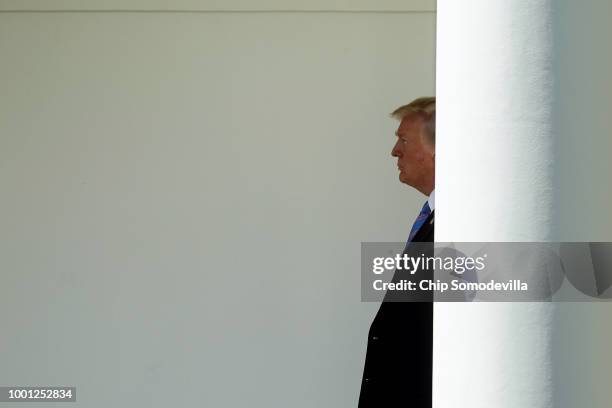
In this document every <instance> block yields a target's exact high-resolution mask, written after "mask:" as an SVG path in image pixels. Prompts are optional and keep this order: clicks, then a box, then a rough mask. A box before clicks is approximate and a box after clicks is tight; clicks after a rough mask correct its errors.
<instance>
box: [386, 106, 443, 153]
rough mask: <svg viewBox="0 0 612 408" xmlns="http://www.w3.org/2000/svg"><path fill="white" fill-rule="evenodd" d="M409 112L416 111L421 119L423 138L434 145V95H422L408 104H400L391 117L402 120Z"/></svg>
mask: <svg viewBox="0 0 612 408" xmlns="http://www.w3.org/2000/svg"><path fill="white" fill-rule="evenodd" d="M411 113H416V114H417V115H418V116H419V117H420V118H421V120H423V131H424V133H425V139H426V140H427V141H428V142H429V143H431V145H432V146H435V145H436V98H435V97H434V96H423V97H421V98H417V99H415V100H414V101H412V102H410V103H409V104H408V105H404V106H400V107H399V108H397V109H396V110H394V111H393V112H391V117H393V118H395V119H397V120H400V121H401V120H402V119H404V118H405V117H406V116H408V115H409V114H411Z"/></svg>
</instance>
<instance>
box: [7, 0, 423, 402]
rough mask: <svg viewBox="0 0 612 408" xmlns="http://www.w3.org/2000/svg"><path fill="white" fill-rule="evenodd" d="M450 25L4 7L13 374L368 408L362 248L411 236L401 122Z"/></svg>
mask: <svg viewBox="0 0 612 408" xmlns="http://www.w3.org/2000/svg"><path fill="white" fill-rule="evenodd" d="M10 3H11V2H4V3H3V4H2V6H3V7H5V6H6V7H8V6H10ZM13 3H14V2H13ZM98 3H100V2H98ZM7 4H8V6H7ZM24 4H25V3H24ZM30 4H32V2H30ZM46 4H47V5H48V4H50V3H46ZM26 5H27V4H26ZM6 7H5V8H4V9H5V10H6V9H7V8H6ZM49 7H50V6H49ZM8 9H11V8H10V7H8ZM434 25H435V21H434V14H432V13H431V12H429V11H427V10H425V12H414V13H413V12H406V11H402V12H400V11H398V12H393V13H390V12H385V13H375V12H338V11H335V12H316V13H298V12H295V13H293V12H283V13H278V12H269V13H267V12H254V13H249V12H231V13H229V12H228V13H225V12H206V11H204V12H201V11H200V12H197V13H190V12H184V13H140V12H130V13H121V12H104V13H98V12H88V13H74V12H70V13H64V12H53V13H38V12H34V13H32V12H28V13H21V12H3V13H0V55H2V64H1V67H0V86H1V89H2V93H1V95H2V97H1V98H0V191H1V194H2V200H1V201H0V277H1V279H2V281H1V285H0V323H1V324H2V333H3V335H2V338H1V339H0V354H1V355H2V356H3V362H2V368H3V369H2V370H0V384H2V385H54V384H55V385H75V386H77V389H78V402H77V404H74V406H83V407H109V406H130V407H139V406H141V407H154V406H159V407H162V406H163V407H167V406H206V407H239V406H250V407H287V406H291V407H315V406H316V407H350V406H354V405H355V404H356V400H357V395H358V390H359V383H360V378H361V370H362V367H363V357H364V351H365V342H366V335H367V330H368V327H369V323H370V320H371V318H372V315H373V313H374V312H375V310H376V307H377V305H376V304H364V303H361V302H360V288H359V282H360V278H359V248H360V245H359V244H360V242H361V241H368V240H404V239H405V238H406V235H407V232H408V230H409V227H410V225H411V224H412V221H413V218H414V215H415V214H416V213H417V212H418V209H419V208H420V206H421V204H422V203H421V200H422V198H421V197H419V196H418V195H417V193H413V192H412V191H410V190H409V189H407V188H404V187H402V186H401V185H400V184H399V183H398V181H397V172H396V167H395V164H394V159H392V158H391V157H390V156H389V152H390V150H391V147H392V145H393V141H394V140H393V139H394V136H393V132H394V130H395V126H396V123H394V122H393V121H392V120H390V119H389V118H388V117H387V114H388V112H389V111H390V110H392V109H393V108H395V107H396V106H397V105H399V104H402V103H406V102H407V101H409V100H410V99H411V98H413V97H416V96H419V95H426V94H432V93H433V90H434V77H433V75H434V37H435V35H434V32H435V27H434ZM20 406H25V405H20ZM71 406H72V405H71Z"/></svg>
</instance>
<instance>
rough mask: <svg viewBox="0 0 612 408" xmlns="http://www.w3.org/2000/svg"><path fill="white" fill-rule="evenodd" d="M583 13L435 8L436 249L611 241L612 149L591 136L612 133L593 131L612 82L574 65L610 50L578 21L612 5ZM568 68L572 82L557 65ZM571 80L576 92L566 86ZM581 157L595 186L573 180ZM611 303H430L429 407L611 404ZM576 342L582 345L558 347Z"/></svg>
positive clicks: (553, 6) (446, 0) (496, 0)
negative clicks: (464, 244)
mask: <svg viewBox="0 0 612 408" xmlns="http://www.w3.org/2000/svg"><path fill="white" fill-rule="evenodd" d="M579 3H580V4H579ZM582 3H583V2H574V4H571V2H570V1H566V0H563V1H553V0H463V1H456V0H438V27H437V28H438V33H437V36H438V37H437V55H438V61H437V91H436V94H437V98H438V99H437V110H438V113H437V120H438V122H437V126H438V130H437V148H436V149H437V150H436V158H437V160H436V162H437V169H436V172H437V174H436V241H440V242H446V241H456V242H460V241H474V242H481V241H557V240H567V241H579V240H585V241H587V240H596V239H599V240H612V237H610V231H612V228H610V227H611V222H610V221H609V220H610V218H612V217H611V215H610V214H608V213H605V212H604V209H605V208H612V198H611V197H612V194H610V183H609V178H610V176H611V175H612V171H610V169H611V166H610V164H609V161H610V160H609V159H608V160H607V161H606V158H607V157H608V156H609V155H611V154H612V149H610V150H608V153H607V154H605V155H604V154H602V152H601V151H600V150H601V149H602V148H605V147H610V146H611V145H612V144H611V143H610V142H609V141H607V142H600V141H599V139H597V138H601V137H606V138H608V139H609V138H610V129H609V128H608V129H605V127H603V126H601V123H599V122H597V121H596V120H595V121H594V120H591V119H592V116H593V115H594V114H595V113H596V112H601V111H602V110H601V108H600V107H594V106H592V104H593V103H595V104H597V103H602V104H604V105H603V106H610V95H611V93H609V92H607V91H601V88H602V86H603V87H604V88H605V86H607V84H609V83H610V79H609V78H608V77H607V76H606V75H605V74H604V71H600V69H599V68H597V69H594V70H588V69H586V68H585V66H586V67H588V66H589V64H591V61H592V60H588V59H586V58H583V59H581V60H579V62H578V63H576V62H575V61H576V58H575V57H576V56H577V53H578V54H579V56H581V57H585V56H583V55H582V54H580V52H582V53H584V51H580V52H579V51H578V50H580V49H582V48H583V46H584V44H592V45H593V47H594V49H599V48H597V47H601V48H600V49H599V51H598V52H586V54H587V55H588V56H590V57H593V56H594V55H600V54H601V53H604V52H606V53H610V51H608V49H609V45H606V38H608V39H609V38H610V29H608V28H606V25H605V21H603V20H604V19H603V18H599V22H598V23H596V24H599V25H598V27H599V28H600V30H599V31H597V30H594V29H592V28H591V29H590V31H591V34H590V37H589V36H588V35H585V34H584V31H581V30H584V29H585V27H583V26H581V24H580V22H578V21H575V17H574V16H575V15H576V14H578V15H582V16H583V17H584V16H585V15H589V14H590V13H596V14H599V13H602V12H603V11H609V10H599V9H602V8H606V9H609V8H610V7H609V6H606V5H599V6H598V7H599V9H598V10H595V7H594V6H590V7H591V9H590V11H588V12H585V11H584V8H582V7H583V4H582ZM602 3H603V2H602ZM604 15H608V16H609V15H610V14H605V13H604ZM588 21H589V19H588V18H584V23H586V24H590V23H589V22H588ZM568 31H569V32H570V33H574V34H576V35H577V36H578V38H579V39H580V38H582V41H580V40H579V39H578V40H576V39H575V37H574V36H573V35H569V34H568ZM587 31H589V30H587ZM603 34H607V35H605V36H604V35H603ZM564 36H567V38H566V39H565V41H567V43H566V44H567V47H568V48H567V49H566V48H563V46H564V43H561V44H559V42H558V41H559V40H561V41H564V40H563V38H564ZM591 37H593V38H591ZM569 39H571V40H572V41H573V42H570V41H569ZM608 57H609V54H608ZM610 60H611V59H610V58H607V59H605V61H606V63H608V65H612V64H610V63H609V61H610ZM572 61H574V63H573V64H574V65H576V67H575V68H576V69H577V72H576V73H575V74H574V73H572V72H569V71H567V70H566V68H565V66H564V65H562V64H563V63H571V62H572ZM591 71H593V72H591ZM587 72H588V73H587ZM605 72H610V70H607V71H605ZM584 74H587V75H584ZM564 75H565V77H567V78H565V77H564ZM574 75H581V77H580V78H581V80H582V85H583V86H582V87H581V86H580V84H581V81H575V83H574V86H575V87H576V88H577V89H579V90H580V91H579V92H578V91H577V89H572V88H571V86H570V85H568V83H570V82H571V81H567V79H570V78H573V76H574ZM592 80H594V81H597V80H599V81H602V84H600V86H597V85H593V84H588V82H589V81H592ZM589 99H591V100H590V101H589ZM572 114H579V118H576V117H571V115H572ZM608 116H609V115H608ZM608 116H606V117H608ZM577 122H578V123H579V124H580V125H581V126H580V128H576V123H577ZM598 123H599V124H598ZM571 129H573V130H571ZM604 129H605V130H604ZM606 130H607V133H604V134H601V132H602V131H604V132H605V131H606ZM576 138H582V139H581V140H584V141H586V142H585V143H587V146H591V147H592V148H595V149H596V150H597V151H595V152H593V150H591V149H589V148H588V147H584V145H583V144H580V143H576ZM572 143H573V144H574V145H578V146H581V147H582V149H576V148H575V146H574V148H573V147H572ZM572 149H573V150H572ZM572 152H573V153H572ZM572 155H573V156H574V157H572ZM576 159H577V160H580V163H581V167H579V169H580V170H579V172H582V174H584V175H585V176H586V175H588V176H589V177H588V178H587V177H583V178H582V179H581V180H580V181H579V182H577V180H575V177H576V171H577V170H575V169H574V170H572V168H571V166H574V165H575V162H572V160H576ZM572 178H574V179H572ZM585 185H586V186H589V187H585ZM601 189H607V192H604V193H601ZM589 194H591V196H593V197H594V198H595V199H594V200H593V201H589ZM606 200H607V201H606ZM602 201H603V203H602ZM580 217H582V220H580ZM597 217H598V218H600V220H599V224H598V223H597V221H596V220H595V218H597ZM602 217H603V219H602ZM576 219H578V221H576ZM601 224H603V225H605V226H607V227H608V229H606V228H604V227H602V226H601ZM585 225H586V226H587V227H585ZM589 226H590V227H591V229H589ZM596 229H598V230H597V231H598V232H596V231H595V230H596ZM602 231H603V232H602ZM606 231H607V234H608V235H607V237H605V234H606ZM608 306H609V305H608V304H606V305H605V306H603V307H602V306H601V305H600V307H599V308H597V309H595V307H594V305H587V306H575V305H562V306H559V305H554V304H545V303H480V304H465V303H463V304H460V303H438V304H436V305H435V309H434V376H433V380H434V383H433V387H434V390H433V392H434V399H433V400H434V407H435V408H447V407H448V408H451V407H452V408H480V407H482V408H489V407H496V408H506V407H513V408H523V407H529V408H543V407H553V406H554V407H555V408H557V407H568V408H569V407H575V406H585V407H586V406H588V407H595V406H597V407H600V406H601V407H604V406H610V405H609V404H610V403H609V402H607V404H608V405H605V404H606V401H609V400H610V398H607V397H605V393H604V391H605V387H606V385H605V381H608V382H609V378H610V368H609V367H610V365H609V364H608V365H606V364H599V365H598V363H597V361H598V356H599V361H601V359H602V358H603V359H604V361H607V362H610V357H607V356H608V355H609V354H610V352H609V351H608V350H606V349H604V347H609V344H612V341H611V339H612V333H611V331H610V330H609V329H606V328H607V327H608V326H609V325H610V324H612V323H609V322H612V319H610V318H608V320H607V321H606V319H605V316H611V314H610V310H611V309H610V307H608ZM561 310H562V311H563V313H561V312H560V311H561ZM568 316H572V318H571V319H570V318H568ZM576 332H579V333H582V335H580V334H575V335H574V340H576V341H578V343H572V342H569V341H567V338H566V337H564V338H563V339H559V338H558V337H557V336H559V335H567V334H568V333H576ZM592 333H597V334H596V335H595V334H593V337H591V334H592ZM602 338H603V339H604V340H602ZM589 340H592V341H589ZM606 343H607V346H605V344H606ZM560 344H561V345H560ZM572 344H573V345H572ZM571 367H579V370H580V375H579V376H578V378H575V376H569V375H568V374H567V372H568V371H569V370H570V369H571ZM585 376H586V377H588V378H585ZM572 378H573V379H572ZM608 386H609V384H608ZM576 396H580V401H581V403H579V404H577V403H578V399H577V397H576ZM571 398H576V401H573V402H572V403H570V402H568V401H569V400H570V399H571ZM600 404H602V405H600Z"/></svg>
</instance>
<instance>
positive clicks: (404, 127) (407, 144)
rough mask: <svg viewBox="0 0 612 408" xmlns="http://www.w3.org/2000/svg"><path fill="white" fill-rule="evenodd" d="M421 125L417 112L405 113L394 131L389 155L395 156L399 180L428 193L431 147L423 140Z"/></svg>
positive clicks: (431, 166)
mask: <svg viewBox="0 0 612 408" xmlns="http://www.w3.org/2000/svg"><path fill="white" fill-rule="evenodd" d="M422 126H423V122H422V119H421V118H420V117H419V116H418V115H417V114H414V113H409V114H408V115H406V116H405V117H404V118H403V119H402V121H401V122H400V125H399V127H398V128H397V131H396V132H395V134H396V136H397V141H396V143H395V146H393V150H392V151H391V156H393V157H397V167H398V169H399V172H400V173H399V179H400V181H401V182H402V183H405V184H408V185H409V186H412V187H414V188H416V189H417V190H419V191H420V192H422V193H423V194H425V195H429V194H430V193H431V191H432V190H433V183H434V158H433V149H432V147H430V146H428V145H426V144H425V142H424V140H423V136H422Z"/></svg>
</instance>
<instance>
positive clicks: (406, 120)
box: [395, 112, 423, 135]
mask: <svg viewBox="0 0 612 408" xmlns="http://www.w3.org/2000/svg"><path fill="white" fill-rule="evenodd" d="M422 122H423V118H422V117H421V116H420V115H418V114H417V113H412V112H411V113H408V114H407V115H406V116H404V117H403V118H402V120H401V122H400V124H399V126H398V128H397V130H396V131H395V134H396V135H397V134H399V133H403V132H405V131H408V130H411V129H417V128H419V127H420V126H421V124H422Z"/></svg>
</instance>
